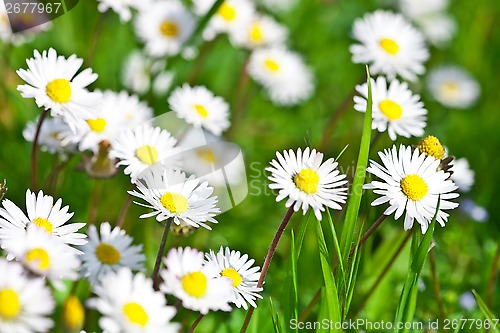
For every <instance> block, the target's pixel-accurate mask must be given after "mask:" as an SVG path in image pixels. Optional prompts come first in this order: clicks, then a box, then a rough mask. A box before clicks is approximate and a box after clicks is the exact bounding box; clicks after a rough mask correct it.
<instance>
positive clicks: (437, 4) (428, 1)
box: [399, 0, 448, 19]
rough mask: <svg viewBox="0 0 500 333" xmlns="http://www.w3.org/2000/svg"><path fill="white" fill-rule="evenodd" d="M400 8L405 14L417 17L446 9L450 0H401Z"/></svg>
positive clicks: (413, 17)
mask: <svg viewBox="0 0 500 333" xmlns="http://www.w3.org/2000/svg"><path fill="white" fill-rule="evenodd" d="M399 8H400V10H401V12H402V13H403V14H404V15H405V16H408V17H410V18H412V19H415V18H419V17H422V16H425V15H429V14H433V13H437V12H444V11H446V10H447V9H448V0H399Z"/></svg>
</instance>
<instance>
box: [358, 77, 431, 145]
mask: <svg viewBox="0 0 500 333" xmlns="http://www.w3.org/2000/svg"><path fill="white" fill-rule="evenodd" d="M371 86H372V92H373V94H372V98H373V109H372V111H373V113H372V116H373V122H372V128H373V129H376V130H378V131H379V132H385V131H387V133H388V134H389V137H390V138H391V140H392V141H395V140H396V138H397V136H398V135H400V136H404V137H407V138H409V137H411V136H422V135H424V128H425V126H426V118H427V117H426V115H427V110H426V109H424V103H422V102H421V101H420V96H419V95H414V94H413V93H412V92H411V91H410V89H409V88H408V84H406V82H399V81H398V80H396V79H394V80H392V81H390V82H387V81H386V79H385V78H384V77H382V76H380V77H378V78H377V80H376V81H375V80H373V79H372V80H371ZM356 90H357V91H358V92H359V93H360V94H361V96H354V103H355V104H354V109H355V110H356V111H360V112H365V111H366V106H367V99H368V84H367V83H365V84H363V85H359V86H356Z"/></svg>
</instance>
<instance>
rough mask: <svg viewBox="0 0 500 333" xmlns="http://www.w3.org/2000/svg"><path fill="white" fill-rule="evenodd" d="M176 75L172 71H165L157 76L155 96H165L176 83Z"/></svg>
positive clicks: (154, 87)
mask: <svg viewBox="0 0 500 333" xmlns="http://www.w3.org/2000/svg"><path fill="white" fill-rule="evenodd" d="M174 75H175V74H174V73H173V72H170V71H163V72H161V73H159V74H158V75H156V77H155V78H154V80H153V92H154V93H155V95H157V96H163V95H165V94H166V93H167V92H168V91H169V89H170V87H171V86H172V83H173V82H174Z"/></svg>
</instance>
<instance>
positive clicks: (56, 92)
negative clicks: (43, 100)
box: [45, 79, 71, 103]
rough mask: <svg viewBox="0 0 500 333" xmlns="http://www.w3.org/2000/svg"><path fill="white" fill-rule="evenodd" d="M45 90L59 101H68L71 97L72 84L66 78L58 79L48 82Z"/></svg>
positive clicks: (55, 100) (54, 99)
mask: <svg viewBox="0 0 500 333" xmlns="http://www.w3.org/2000/svg"><path fill="white" fill-rule="evenodd" d="M45 92H46V93H47V96H49V97H50V98H51V99H52V100H53V101H54V102H57V103H67V102H68V101H69V100H70V98H71V86H70V85H69V81H68V80H66V79H56V80H54V81H52V82H50V83H49V84H47V87H46V88H45Z"/></svg>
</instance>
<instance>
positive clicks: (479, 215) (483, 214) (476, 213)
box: [460, 199, 490, 222]
mask: <svg viewBox="0 0 500 333" xmlns="http://www.w3.org/2000/svg"><path fill="white" fill-rule="evenodd" d="M460 209H461V210H462V211H463V212H464V213H466V214H467V215H468V216H470V218H471V219H473V220H474V221H476V222H487V221H488V219H489V218H490V214H489V213H488V211H487V210H486V209H485V208H484V207H481V206H479V205H478V204H476V203H475V202H474V201H473V200H471V199H465V200H463V201H462V202H460Z"/></svg>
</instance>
